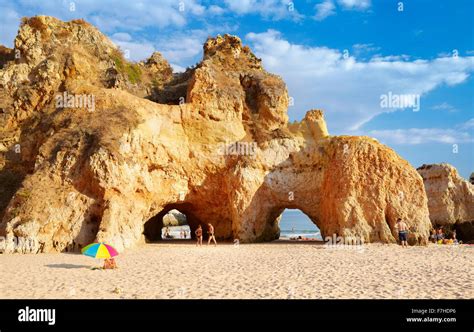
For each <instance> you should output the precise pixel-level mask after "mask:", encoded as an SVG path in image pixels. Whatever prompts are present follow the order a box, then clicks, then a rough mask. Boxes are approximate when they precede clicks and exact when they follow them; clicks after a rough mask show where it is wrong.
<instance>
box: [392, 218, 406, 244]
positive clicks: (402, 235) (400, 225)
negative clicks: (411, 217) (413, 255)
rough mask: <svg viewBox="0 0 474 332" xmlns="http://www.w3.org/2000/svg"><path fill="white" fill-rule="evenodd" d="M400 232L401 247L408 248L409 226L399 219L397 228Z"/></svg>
mask: <svg viewBox="0 0 474 332" xmlns="http://www.w3.org/2000/svg"><path fill="white" fill-rule="evenodd" d="M395 227H396V228H397V230H398V239H399V240H400V245H401V246H402V247H407V246H408V242H407V236H408V226H407V224H405V222H404V221H402V219H401V218H398V219H397V225H396V226H395Z"/></svg>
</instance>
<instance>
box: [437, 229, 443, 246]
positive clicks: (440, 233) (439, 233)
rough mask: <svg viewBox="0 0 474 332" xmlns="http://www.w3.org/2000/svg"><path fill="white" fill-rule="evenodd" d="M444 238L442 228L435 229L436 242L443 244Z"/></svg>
mask: <svg viewBox="0 0 474 332" xmlns="http://www.w3.org/2000/svg"><path fill="white" fill-rule="evenodd" d="M444 238H445V236H444V232H443V228H442V227H440V228H438V230H437V231H436V243H438V244H443V243H444Z"/></svg>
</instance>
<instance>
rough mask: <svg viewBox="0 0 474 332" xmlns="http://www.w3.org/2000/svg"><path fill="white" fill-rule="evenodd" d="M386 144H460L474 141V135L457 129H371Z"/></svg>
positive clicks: (371, 134)
mask: <svg viewBox="0 0 474 332" xmlns="http://www.w3.org/2000/svg"><path fill="white" fill-rule="evenodd" d="M368 134H369V135H370V136H373V137H375V138H377V139H378V140H380V141H381V142H382V143H384V144H399V145H417V144H425V143H445V144H455V143H456V144H459V143H469V142H474V137H473V136H472V135H471V134H470V133H468V132H463V131H459V130H456V129H439V128H410V129H393V130H371V131H369V133H368Z"/></svg>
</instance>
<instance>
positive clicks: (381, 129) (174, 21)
mask: <svg viewBox="0 0 474 332" xmlns="http://www.w3.org/2000/svg"><path fill="white" fill-rule="evenodd" d="M0 12H2V15H1V17H0V27H1V28H0V43H1V44H4V45H7V46H10V47H12V45H13V39H14V36H15V35H16V31H17V29H18V25H19V20H20V18H21V17H22V16H32V15H40V14H44V15H52V16H55V17H58V18H60V19H63V20H70V19H73V18H84V19H86V20H87V21H89V22H91V23H92V24H94V25H96V26H97V27H98V28H99V29H100V30H101V31H103V32H104V33H105V34H107V35H108V36H109V37H110V38H111V39H112V40H113V41H114V42H116V43H117V44H118V45H120V46H121V47H122V49H126V50H128V51H129V53H130V57H131V59H132V60H142V59H144V58H146V57H148V56H149V55H150V54H151V53H152V52H153V51H155V50H156V51H160V52H162V53H163V54H164V56H165V57H166V58H167V59H168V60H169V61H170V63H172V65H173V67H174V68H175V69H176V70H182V69H183V68H185V67H187V66H189V65H192V64H194V63H196V62H198V61H199V60H200V58H201V56H202V52H201V50H202V44H203V42H204V41H205V40H206V38H207V37H208V36H215V35H216V34H223V33H231V34H235V35H238V36H240V37H241V38H242V40H243V42H244V43H245V44H248V45H249V46H250V47H251V48H252V50H254V52H255V53H256V54H257V55H258V56H259V57H261V58H262V59H263V63H264V66H265V68H266V69H267V70H268V71H270V72H273V73H276V74H279V75H281V76H282V77H283V79H284V80H285V82H286V83H287V85H288V90H289V94H290V96H291V97H292V100H293V101H294V105H293V106H291V107H290V108H289V110H288V113H289V116H290V120H292V121H293V120H301V119H302V118H303V117H304V114H305V112H306V111H307V110H309V109H312V108H320V109H323V110H324V111H325V116H326V120H327V123H328V128H329V131H330V133H331V134H334V135H339V134H349V135H369V136H372V137H375V138H377V139H379V140H380V141H381V142H382V143H384V144H387V145H389V146H390V147H392V148H394V149H395V150H396V151H397V152H398V153H399V154H400V155H401V156H402V157H404V158H405V159H407V160H408V161H409V162H410V163H411V164H412V165H413V166H414V167H418V166H420V165H421V164H423V163H440V162H448V163H450V164H452V165H454V166H455V167H456V168H457V169H458V170H459V172H460V173H461V175H462V176H464V177H468V176H469V174H470V173H471V172H473V171H474V100H473V98H474V97H473V96H474V81H473V77H472V76H473V74H474V18H473V14H472V13H473V12H474V1H471V0H450V1H442V0H438V1H437V0H409V1H408V0H406V1H393V0H320V1H316V0H315V1H309V0H308V1H306V0H300V1H298V0H295V1H293V2H291V1H287V0H262V1H257V0H238V1H231V0H228V1H204V0H203V1H199V0H182V1H179V0H162V1H151V0H143V1H139V0H137V1H130V0H127V1H110V0H102V1H97V0H77V1H62V0H51V1H46V0H43V1H38V0H17V1H8V2H7V1H5V0H0ZM389 93H391V94H392V95H396V96H401V97H403V96H419V98H420V99H419V110H417V111H415V109H416V107H414V106H413V105H409V107H405V108H400V107H393V105H392V107H381V104H380V100H381V98H382V96H384V95H385V96H387V95H388V94H389ZM405 106H406V105H405Z"/></svg>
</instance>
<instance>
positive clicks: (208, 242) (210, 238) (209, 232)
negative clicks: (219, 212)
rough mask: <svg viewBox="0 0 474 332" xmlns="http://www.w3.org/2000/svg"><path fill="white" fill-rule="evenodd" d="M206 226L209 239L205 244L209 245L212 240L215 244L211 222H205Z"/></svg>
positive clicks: (215, 244)
mask: <svg viewBox="0 0 474 332" xmlns="http://www.w3.org/2000/svg"><path fill="white" fill-rule="evenodd" d="M207 226H208V230H207V234H209V240H208V241H207V245H210V244H211V240H212V241H214V246H217V242H216V237H215V236H214V226H212V225H211V223H209V224H207Z"/></svg>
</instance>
